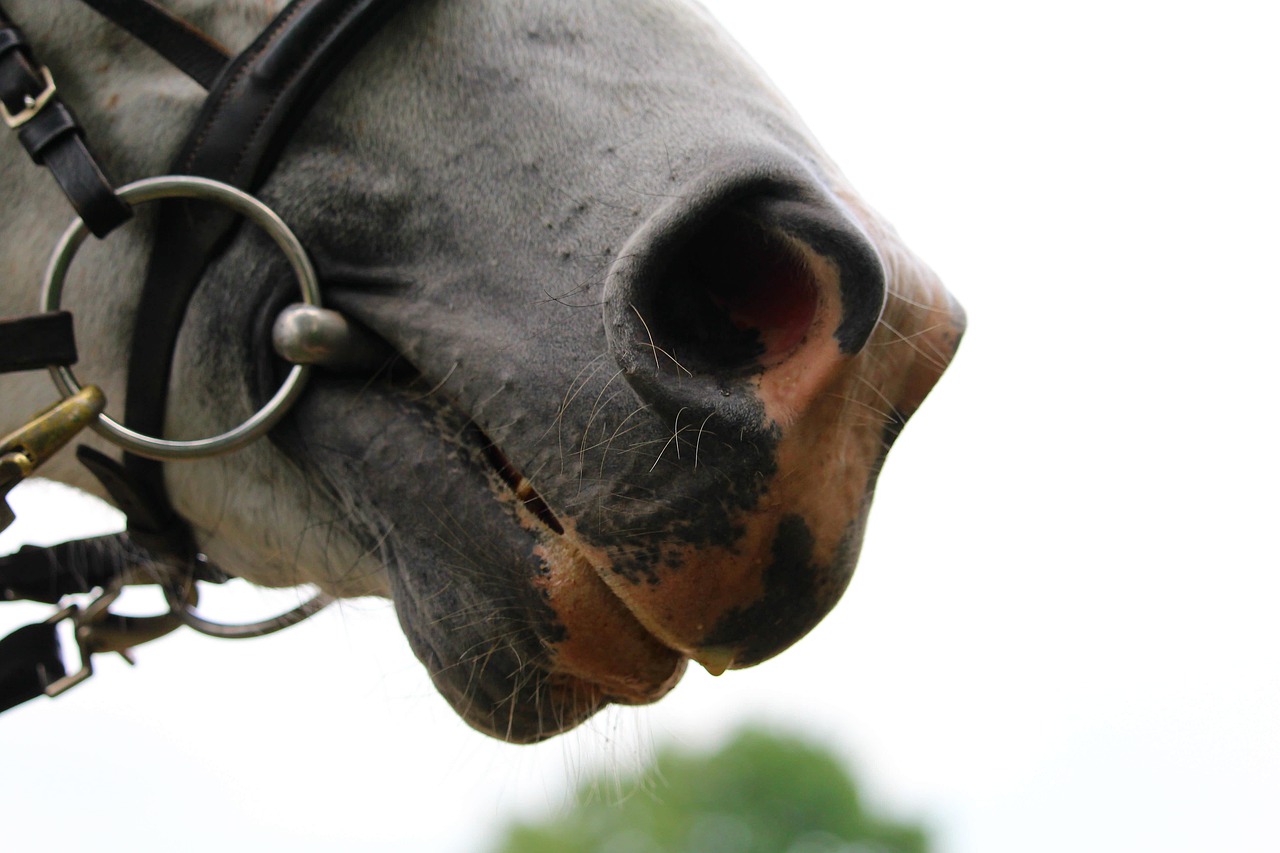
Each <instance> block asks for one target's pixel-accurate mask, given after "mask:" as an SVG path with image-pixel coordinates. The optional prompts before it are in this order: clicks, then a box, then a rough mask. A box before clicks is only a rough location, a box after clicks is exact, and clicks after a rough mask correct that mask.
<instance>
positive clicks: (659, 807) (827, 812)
mask: <svg viewBox="0 0 1280 853" xmlns="http://www.w3.org/2000/svg"><path fill="white" fill-rule="evenodd" d="M617 784H618V782H617V780H616V779H614V778H612V777H610V776H608V775H602V776H598V777H595V778H591V779H587V780H586V781H584V782H583V783H582V785H581V786H580V787H579V788H578V790H577V793H576V796H575V805H574V806H573V808H572V809H571V810H570V811H568V812H567V813H566V814H564V815H562V816H556V817H551V818H549V819H547V820H546V821H545V822H542V823H537V824H519V823H516V824H513V825H512V826H510V827H508V829H507V831H506V837H505V838H504V839H503V841H502V843H501V845H500V846H499V847H498V848H497V851H495V853H926V851H927V850H928V840H927V837H926V835H925V832H924V830H923V829H922V828H921V827H919V826H913V825H910V824H905V823H900V822H897V821H894V820H892V819H889V818H886V817H884V816H882V815H878V814H873V813H871V812H868V811H867V810H866V808H865V807H864V806H863V804H862V802H861V800H860V798H859V796H858V792H857V787H856V786H855V784H854V780H853V778H852V777H851V776H850V774H849V773H848V772H847V771H846V770H845V769H844V767H843V766H842V765H841V764H840V762H839V761H838V760H836V758H835V757H833V756H832V755H831V754H830V753H829V752H827V751H826V750H824V749H822V748H821V747H818V746H816V745H814V744H812V743H809V742H807V741H804V740H801V739H799V738H795V737H789V736H781V735H776V734H771V733H767V732H764V731H760V730H755V729H748V730H745V731H743V732H741V733H739V734H738V735H737V736H736V737H734V738H733V739H732V740H731V741H730V742H729V743H728V744H727V745H726V746H725V747H724V748H722V749H720V750H719V751H717V752H714V753H694V752H687V751H681V750H677V749H674V748H666V749H663V750H661V751H659V753H658V755H657V757H656V759H655V760H654V761H653V763H652V764H651V765H650V766H649V767H648V768H647V769H646V770H645V771H643V772H642V774H641V775H640V776H639V777H637V778H632V779H624V780H622V788H623V789H624V790H634V791H635V793H634V794H632V795H631V796H629V797H626V798H623V799H619V798H617V797H612V798H611V797H608V796H602V795H601V793H600V792H601V791H603V790H608V789H610V788H615V786H616V785H617ZM615 789H616V788H615Z"/></svg>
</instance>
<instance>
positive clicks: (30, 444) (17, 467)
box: [0, 385, 107, 530]
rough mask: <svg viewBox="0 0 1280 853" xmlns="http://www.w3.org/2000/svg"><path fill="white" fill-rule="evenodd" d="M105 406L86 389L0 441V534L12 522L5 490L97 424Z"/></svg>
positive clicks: (98, 393)
mask: <svg viewBox="0 0 1280 853" xmlns="http://www.w3.org/2000/svg"><path fill="white" fill-rule="evenodd" d="M106 405H107V398H106V397H105V396H104V395H103V393H102V391H101V390H100V389H99V388H98V387H97V386H96V385H88V386H86V387H84V388H82V389H80V391H79V392H77V393H76V394H73V395H72V396H70V397H68V398H67V399H65V400H63V401H62V402H61V403H58V404H57V405H54V406H51V407H50V408H48V409H45V410H44V411H43V412H40V413H39V414H37V415H36V416H35V417H33V418H32V419H31V420H30V422H28V423H27V424H26V426H23V427H22V428H21V429H19V430H18V431H17V432H12V433H10V434H9V435H6V436H5V437H4V438H3V439H0V530H4V529H5V528H6V527H8V526H9V525H10V524H12V523H13V520H14V516H13V511H12V510H11V509H9V505H8V504H7V503H6V502H5V498H6V496H8V494H9V490H10V489H12V488H13V487H14V486H16V485H18V483H20V482H22V481H23V480H25V479H26V478H27V477H30V476H31V475H32V474H33V473H34V472H35V470H36V469H37V468H39V467H40V466H41V465H43V464H44V463H45V462H47V461H48V460H49V457H51V456H53V455H54V454H55V453H57V452H58V451H59V450H61V449H62V448H63V447H64V446H66V444H67V442H69V441H70V440H71V439H72V438H74V437H75V436H76V434H77V433H79V432H80V431H81V430H82V429H84V428H85V427H87V426H89V425H90V424H92V423H93V422H94V421H95V420H97V418H98V415H100V414H102V410H103V409H105V408H106Z"/></svg>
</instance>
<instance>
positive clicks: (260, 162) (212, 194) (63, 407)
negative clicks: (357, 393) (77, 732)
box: [0, 0, 401, 711]
mask: <svg viewBox="0 0 1280 853" xmlns="http://www.w3.org/2000/svg"><path fill="white" fill-rule="evenodd" d="M83 2H84V3H85V4H86V5H88V6H91V7H93V8H94V9H95V10H97V11H98V12H100V13H101V14H103V15H104V16H106V17H107V18H108V19H110V20H111V21H113V22H114V23H116V24H118V25H119V26H121V27H123V28H124V29H126V30H128V31H129V32H130V33H132V34H133V35H134V36H136V37H138V38H139V39H140V40H141V41H142V42H144V43H145V44H147V45H148V46H149V47H151V48H152V49H153V50H155V51H156V52H157V53H159V54H160V55H161V56H163V57H164V58H165V59H167V60H169V61H170V62H171V63H172V64H173V65H175V66H176V67H177V68H178V69H179V70H181V71H182V72H184V73H185V74H187V76H189V77H191V78H192V79H193V80H195V81H196V82H197V83H198V84H200V85H201V86H202V87H203V88H205V89H206V90H207V91H208V93H209V94H208V96H207V98H206V100H205V103H204V106H203V108H202V109H201V111H200V114H199V116H198V117H197V119H196V121H195V124H194V125H193V127H192V128H191V129H190V131H189V133H188V135H187V138H186V141H185V142H184V144H183V146H182V149H181V150H180V152H179V154H178V156H177V157H176V158H175V159H174V160H173V162H172V165H171V170H170V171H171V174H169V175H166V176H161V177H155V178H147V179H143V180H140V181H136V182H134V183H132V184H129V185H128V186H124V187H121V188H119V189H115V187H114V184H112V183H111V181H110V179H109V178H108V177H107V175H106V174H105V172H104V171H103V169H102V168H101V166H99V164H98V162H97V160H96V159H95V157H94V155H93V153H92V151H91V149H90V148H89V146H88V145H87V143H86V141H85V134H84V131H83V129H82V128H81V127H80V125H79V124H78V122H77V121H76V119H75V116H74V114H73V113H72V112H71V110H69V109H68V108H67V106H66V105H65V104H63V103H62V101H61V99H60V97H59V96H58V92H57V87H56V83H55V80H54V77H53V75H52V74H51V73H50V71H49V70H48V68H47V67H45V66H43V65H41V64H40V63H39V62H38V61H37V60H36V58H35V54H34V51H33V49H32V46H31V45H30V44H29V43H28V42H27V40H26V38H25V36H24V35H23V33H22V31H21V30H20V29H19V28H18V27H17V26H16V25H15V24H14V23H13V22H12V20H11V19H10V18H9V17H8V15H7V14H5V12H4V10H3V9H0V104H2V105H3V118H4V120H5V122H6V124H8V125H9V127H10V128H12V129H14V130H15V131H17V133H18V136H19V139H20V141H21V142H22V144H23V146H24V147H25V148H26V149H27V151H28V153H29V154H30V155H31V157H32V159H33V160H34V161H35V163H36V164H38V165H42V166H45V167H47V168H48V169H49V171H50V172H51V173H52V174H53V176H54V178H55V179H56V180H57V182H58V184H59V186H60V187H61V188H62V190H63V192H64V194H65V195H66V196H67V198H68V200H69V201H70V203H71V205H72V207H73V208H74V209H75V211H76V214H77V218H76V219H75V220H74V221H73V222H72V224H71V225H70V226H69V227H68V228H67V230H66V231H65V233H64V234H63V235H62V238H61V239H60V240H59V241H58V243H57V246H56V248H55V249H54V252H53V257H52V259H51V261H50V263H49V266H48V269H47V271H46V273H45V276H44V287H43V294H42V306H41V307H42V313H40V314H36V315H32V316H28V317H18V318H8V319H0V372H13V371H20V370H36V369H46V368H47V369H49V370H50V372H51V374H52V376H53V379H54V383H55V385H56V386H57V388H58V390H59V392H60V393H61V394H62V396H63V400H62V401H61V402H60V403H58V404H56V405H54V406H53V407H52V408H50V409H49V410H46V411H45V412H42V413H39V414H38V415H36V416H35V417H33V418H32V419H31V421H30V422H29V423H28V424H26V425H25V426H24V427H22V428H20V429H19V430H17V431H16V432H14V433H12V434H11V435H9V436H6V437H4V438H3V439H0V529H2V528H3V527H5V526H7V525H8V523H9V522H11V521H12V520H13V518H12V514H11V513H10V512H9V510H8V507H7V505H5V503H4V501H3V497H4V495H5V494H6V493H7V492H8V491H9V489H10V488H12V486H14V485H15V484H16V483H18V482H20V481H21V480H22V479H24V478H26V477H28V476H30V475H31V474H32V473H33V472H34V471H35V470H36V468H38V467H39V465H40V464H41V463H43V462H44V461H46V460H47V459H48V458H49V457H50V456H51V455H53V454H54V453H56V452H58V451H59V450H60V449H61V448H63V447H64V446H65V445H67V444H68V443H69V442H70V441H71V440H72V438H73V437H74V436H75V435H76V434H77V433H78V432H79V431H80V430H82V429H83V428H85V427H86V426H87V427H91V428H93V429H94V430H95V431H96V432H98V433H99V434H100V435H102V436H104V437H105V438H107V439H108V440H109V441H111V442H113V443H115V444H117V445H118V446H120V447H122V448H123V449H124V450H125V454H124V461H123V463H121V462H118V461H116V460H115V459H113V458H111V457H109V456H107V455H105V454H102V453H99V452H98V451H95V450H93V449H91V448H89V447H86V446H80V447H79V448H77V450H76V456H77V458H78V459H79V460H80V461H81V462H82V463H83V464H85V465H86V466H87V467H88V468H89V470H90V471H91V472H93V474H94V475H95V476H96V477H97V478H98V480H99V481H100V482H101V483H102V485H103V487H104V488H105V490H106V491H107V493H108V494H109V495H110V496H111V498H112V500H113V501H114V502H115V503H116V505H117V506H118V507H119V508H120V509H121V510H122V511H123V512H124V514H125V517H126V531H125V532H124V533H120V534H113V535H109V536H103V537H96V538H92V539H82V540H73V541H69V542H63V543H61V544H58V545H53V546H50V547H35V546H24V547H23V548H22V549H21V550H19V551H18V552H17V553H15V554H12V555H9V556H6V557H0V600H28V601H37V602H43V603H47V604H61V603H62V602H63V600H64V598H66V597H67V596H74V595H81V594H93V595H94V597H93V598H92V600H91V601H90V603H88V604H87V605H86V606H84V607H81V606H80V605H79V604H68V605H66V606H62V607H60V609H58V610H57V611H56V612H55V613H54V614H53V615H52V616H51V617H50V618H49V619H47V620H45V621H43V622H39V623H36V624H33V625H27V626H25V627H23V628H19V629H18V630H17V631H15V632H13V633H12V634H10V635H9V636H7V637H5V638H4V639H2V640H0V711H3V710H6V709H8V708H10V707H13V706H14V705H17V704H20V703H22V702H25V701H27V700H29V699H32V698H35V697H36V696H40V695H48V696H55V695H58V694H59V693H61V692H63V691H65V690H66V689H68V688H69V687H71V686H73V685H75V684H78V683H80V682H82V681H84V680H85V679H86V678H88V677H89V675H91V674H92V672H93V666H92V657H93V655H95V654H100V653H105V652H118V653H120V654H123V655H125V657H126V658H128V657H129V650H130V649H131V648H133V647H134V646H136V645H138V644H140V643H142V642H146V641H148V640H151V639H154V638H156V637H159V636H163V635H164V634H167V633H169V632H170V631H173V630H174V629H176V628H178V627H180V626H183V625H186V626H189V627H192V628H194V629H196V630H198V631H201V632H203V633H206V634H210V635H212V636H217V637H223V638H241V637H252V636H261V635H262V634H265V633H271V632H272V631H276V630H279V629H281V628H283V627H287V626H288V625H292V624H295V623H297V622H298V621H300V620H302V619H305V618H307V617H308V616H310V615H311V614H313V613H315V612H317V611H318V610H320V609H322V608H323V607H324V606H326V605H327V604H328V603H329V602H330V600H331V599H329V597H328V596H327V595H325V594H323V593H320V594H318V595H317V596H316V597H315V598H313V599H311V600H310V601H307V602H305V603H304V604H302V605H301V606H299V607H298V608H296V609H294V610H292V611H289V612H288V613H285V614H282V615H280V616H278V617H275V618H274V619H268V620H264V621H262V622H256V623H252V624H249V625H220V624H217V623H214V622H210V621H209V620H206V619H204V618H203V617H201V616H199V615H197V614H196V612H195V611H194V606H195V604H196V602H197V597H198V593H197V589H198V586H197V584H198V583H201V582H213V583H220V582H222V581H225V580H227V575H225V574H224V573H222V572H221V571H220V570H219V569H218V568H217V567H216V566H213V565H212V564H211V563H209V562H208V561H207V560H206V559H205V558H204V556H203V555H202V554H200V553H199V550H198V548H197V547H196V543H195V538H194V536H193V534H192V532H191V528H190V525H189V524H188V523H187V522H186V521H185V520H184V519H183V518H182V517H181V516H180V515H179V514H178V513H177V511H176V510H175V509H174V508H173V506H172V504H171V503H170V501H169V498H168V496H167V494H166V491H165V486H164V480H163V477H162V469H161V460H177V459H184V458H196V457H203V456H210V455H214V454H220V453H228V452H231V451H234V450H236V449H239V448H242V447H244V446H245V445H247V444H249V443H251V442H253V441H255V440H257V439H259V438H261V437H263V436H265V435H266V434H267V433H268V432H270V430H271V429H272V427H273V426H275V425H276V424H278V423H279V421H280V420H281V419H282V418H283V417H284V416H285V415H286V414H287V413H288V410H289V407H290V406H291V405H292V404H293V402H295V401H296V400H297V399H298V397H299V395H300V394H301V393H302V391H303V389H304V387H305V384H306V381H307V377H308V373H309V371H310V369H311V365H313V364H332V363H341V362H344V361H350V360H365V361H367V360H368V359H369V358H370V357H371V356H370V353H371V352H373V353H375V355H374V356H373V357H377V356H376V352H377V350H376V347H373V346H372V345H371V344H370V343H369V342H368V341H367V340H364V339H362V338H361V337H360V334H359V333H358V332H357V331H356V330H354V329H353V328H352V327H350V326H349V325H348V324H347V323H346V322H345V320H344V319H343V318H342V316H341V315H339V314H337V313H335V312H332V311H328V310H327V309H324V308H322V307H321V305H320V302H321V298H320V285H319V281H318V278H317V276H316V273H315V270H314V268H313V267H312V265H311V262H310V260H309V259H308V256H307V253H306V251H305V249H304V248H303V246H302V245H301V243H300V242H299V241H298V239H297V238H296V237H295V236H294V234H293V233H292V232H291V231H290V230H289V228H288V226H287V225H286V224H285V223H284V222H283V221H282V220H281V219H280V217H278V216H277V215H276V214H275V213H274V212H273V211H271V209H270V208H269V207H267V206H266V205H265V204H263V203H262V202H260V201H258V200H257V199H256V198H254V197H253V196H252V195H250V193H251V192H253V191H254V190H255V189H256V188H257V187H259V186H260V185H261V184H262V182H263V180H264V179H265V178H266V177H267V175H269V174H270V172H271V169H272V168H273V166H274V165H275V162H276V160H277V159H278V156H279V154H280V151H281V149H282V148H283V146H284V144H285V142H287V140H288V138H289V136H290V134H291V133H292V131H293V129H294V128H296V126H297V125H298V123H299V122H300V121H301V119H302V118H303V116H304V115H305V114H306V112H307V110H308V109H309V108H310V106H311V104H312V103H313V102H314V99H315V98H316V97H317V96H318V94H319V93H320V92H322V91H323V90H324V89H325V88H326V87H327V85H328V84H329V82H330V81H331V80H332V79H333V77H334V76H335V75H336V74H337V73H338V71H339V70H341V68H342V67H343V66H344V65H345V64H346V62H347V60H348V59H349V58H350V57H351V56H352V55H353V54H354V53H356V52H357V51H358V50H359V48H360V47H361V46H362V45H363V44H364V42H365V41H366V40H367V39H368V37H369V36H370V35H371V34H372V33H373V32H375V31H376V30H377V29H378V28H379V27H380V26H381V25H382V24H383V22H384V21H385V20H386V19H387V18H389V17H390V15H391V14H392V13H393V12H394V11H395V10H396V9H397V8H398V7H399V6H400V5H401V4H399V3H396V2H392V1H391V0H293V2H291V3H290V4H289V5H288V6H287V7H286V8H285V9H284V10H283V11H282V12H281V13H280V14H279V15H278V16H276V18H275V19H274V20H273V21H272V22H271V24H270V25H268V26H267V28H266V29H265V30H263V32H262V33H261V34H260V35H259V36H258V37H257V38H256V39H255V40H254V42H253V44H251V45H250V46H249V47H248V48H247V49H246V50H244V51H243V52H242V53H240V54H239V55H237V56H234V57H232V56H230V55H229V54H228V53H227V51H226V50H225V49H224V48H222V47H221V46H220V45H218V44H217V43H216V42H214V41H213V40H212V39H210V38H208V37H207V36H205V35H204V34H203V33H201V32H199V31H198V30H196V29H195V28H194V27H192V26H191V25H190V24H188V23H186V22H185V21H182V20H180V19H178V18H176V17H174V16H173V15H171V14H170V13H169V12H167V11H166V10H164V9H163V8H161V7H159V6H157V5H156V4H155V3H154V2H153V0H83ZM150 201H157V202H158V203H159V204H161V205H162V209H161V211H160V213H159V215H158V216H157V218H156V219H157V223H158V224H157V227H156V233H155V239H154V248H153V251H152V255H151V258H150V262H149V265H148V269H147V276H146V279H145V281H144V284H143V289H142V297H141V301H140V302H139V308H138V313H137V317H136V321H135V329H134V336H133V341H132V346H131V350H130V358H129V365H128V373H127V383H126V392H125V396H126V399H125V406H124V410H125V411H124V418H123V422H122V423H121V422H117V421H115V420H112V419H111V418H109V417H107V415H106V414H105V411H104V409H105V406H106V400H105V398H104V396H103V394H102V392H101V391H100V390H99V389H98V388H97V387H96V386H93V385H87V386H82V385H81V384H80V382H79V380H78V379H77V378H76V376H75V375H74V374H73V373H72V371H71V366H72V365H73V364H74V363H75V362H76V360H77V353H76V345H75V337H74V330H73V320H72V316H71V314H70V313H68V312H66V311H63V310H61V296H62V289H63V284H64V279H65V276H66V273H67V270H68V268H69V266H70V264H71V261H72V259H73V258H74V256H75V253H76V250H77V249H78V248H79V246H80V245H81V244H82V243H83V242H84V240H85V239H87V237H88V235H89V234H93V235H94V236H95V237H98V238H104V237H106V236H107V235H108V234H110V233H112V232H113V231H114V230H115V229H116V228H117V227H119V226H120V225H121V224H123V223H124V222H126V221H128V220H129V219H130V218H131V216H132V208H133V206H134V205H137V204H142V203H145V202H150ZM193 201H199V202H204V203H202V204H193V203H192V202H193ZM208 202H212V203H213V205H214V206H210V205H209V204H208ZM242 217H243V218H247V219H249V220H251V221H252V222H254V223H255V224H256V225H258V226H259V227H261V228H262V229H263V230H264V231H265V232H266V233H267V234H268V236H270V237H271V238H272V240H273V241H274V242H275V243H276V245H277V246H279V248H280V249H281V250H282V251H283V252H284V254H285V257H286V258H287V260H288V262H289V264H290V266H291V268H292V269H293V272H294V275H295V276H296V278H297V279H298V283H299V289H300V291H301V301H300V303H298V304H297V305H293V306H290V307H289V308H287V309H286V310H285V311H284V312H283V313H282V314H281V315H280V317H279V318H278V319H277V321H276V323H275V328H274V330H273V342H274V346H275V349H276V352H277V353H278V354H280V355H281V356H282V357H284V358H285V359H286V360H287V361H288V362H290V368H289V372H288V375H287V376H286V378H285V380H284V382H283V384H282V385H281V387H280V388H279V390H278V391H276V392H275V394H274V395H273V396H271V398H270V399H269V400H268V401H267V402H266V404H265V405H263V407H262V408H260V409H259V410H258V411H257V412H256V413H254V414H253V415H252V416H251V417H250V418H249V419H248V420H247V421H245V422H244V423H242V424H241V425H239V426H237V427H235V428H234V429H232V430H228V431H227V432H224V433H222V434H220V435H217V436H212V437H209V438H204V439H197V440H192V441H174V440H169V439H165V438H163V437H161V436H162V433H163V427H164V413H165V407H166V403H167V392H168V387H169V376H170V370H171V365H172V358H173V353H174V349H175V345H176V341H177V336H178V331H179V329H180V327H181V325H182V321H183V318H184V316H185V314H186V310H187V305H188V303H189V301H190V299H191V296H192V294H193V292H194V291H195V288H196V286H197V285H198V283H199V282H200V279H201V277H202V275H203V273H204V271H205V269H206V267H207V266H208V264H209V263H210V262H211V261H212V260H213V259H214V258H215V257H216V256H217V255H218V253H219V252H220V251H221V250H222V249H223V248H224V247H225V245H226V244H227V243H228V242H229V240H230V238H231V236H232V235H233V234H234V232H235V230H236V228H237V227H238V225H239V221H240V218H242ZM134 584H155V585H158V586H159V587H160V588H161V589H162V590H164V592H165V596H166V599H167V601H168V604H169V610H168V612H167V613H163V614H161V615H158V616H146V617H138V616H122V615H118V614H114V613H112V612H111V611H110V607H111V604H112V602H114V601H115V599H116V598H117V597H118V596H119V595H120V592H121V590H122V589H123V588H124V587H125V586H129V585H134ZM64 623H67V624H70V625H71V626H73V628H74V636H75V642H76V645H77V646H78V649H79V654H80V667H79V669H78V670H76V671H73V672H70V673H69V672H68V670H67V668H66V665H65V664H64V662H63V655H62V649H61V642H60V640H59V635H58V631H59V626H60V625H62V624H64Z"/></svg>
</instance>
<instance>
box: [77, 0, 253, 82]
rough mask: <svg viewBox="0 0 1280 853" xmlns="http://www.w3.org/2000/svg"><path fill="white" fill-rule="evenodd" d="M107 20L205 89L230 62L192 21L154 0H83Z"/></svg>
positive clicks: (219, 48) (218, 47)
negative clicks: (124, 30) (190, 22)
mask: <svg viewBox="0 0 1280 853" xmlns="http://www.w3.org/2000/svg"><path fill="white" fill-rule="evenodd" d="M83 2H84V4H85V5H86V6H91V7H92V8H93V9H95V10H97V11H98V12H99V13H101V14H102V15H103V16H104V17H106V18H107V19H108V20H110V21H112V22H114V23H116V24H118V25H119V26H121V27H123V28H124V29H126V30H128V31H129V32H131V33H133V35H134V36H136V37H137V38H138V39H139V40H141V41H142V42H144V43H145V44H146V45H147V46H148V47H150V48H151V49H152V50H154V51H155V52H156V53H158V54H160V55H161V56H163V57H164V58H165V59H167V60H169V61H170V62H171V63H173V64H174V65H175V66H176V67H177V68H178V70H180V71H182V72H183V73H184V74H186V75H187V76H188V77H190V78H191V79H192V80H195V81H196V82H197V83H199V84H200V85H201V86H202V87H204V88H205V89H212V88H213V84H214V82H215V81H216V80H217V79H218V75H219V74H221V73H222V71H223V69H224V68H226V67H227V65H228V64H229V63H230V62H231V54H230V53H228V52H227V49H226V48H225V47H223V46H222V45H220V44H218V43H217V42H216V41H214V40H213V39H211V38H209V36H207V35H205V34H204V33H202V32H201V31H200V30H197V29H196V28H195V27H193V26H191V24H189V23H187V22H186V21H184V20H182V19H181V18H179V17H177V16H176V15H174V14H172V13H171V12H169V11H168V10H166V9H163V8H161V7H160V6H157V5H156V4H155V3H153V2H151V0H83Z"/></svg>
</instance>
